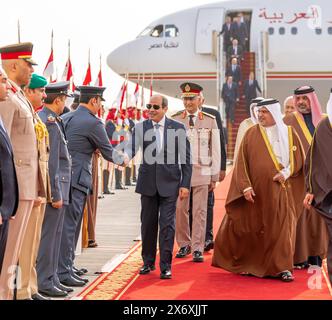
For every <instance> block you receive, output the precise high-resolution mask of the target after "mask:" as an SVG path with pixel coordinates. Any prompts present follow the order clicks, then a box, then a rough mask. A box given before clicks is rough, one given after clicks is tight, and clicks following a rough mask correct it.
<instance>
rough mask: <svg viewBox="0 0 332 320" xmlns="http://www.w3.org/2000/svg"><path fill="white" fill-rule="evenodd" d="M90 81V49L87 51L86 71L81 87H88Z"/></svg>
mask: <svg viewBox="0 0 332 320" xmlns="http://www.w3.org/2000/svg"><path fill="white" fill-rule="evenodd" d="M91 81H92V76H91V64H90V49H89V58H88V69H87V70H86V74H85V78H84V81H83V86H89V85H90V83H91Z"/></svg>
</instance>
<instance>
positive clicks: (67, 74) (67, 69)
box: [62, 58, 73, 81]
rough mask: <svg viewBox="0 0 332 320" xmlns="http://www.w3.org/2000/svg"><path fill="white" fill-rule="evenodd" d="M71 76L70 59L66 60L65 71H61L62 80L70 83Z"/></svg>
mask: <svg viewBox="0 0 332 320" xmlns="http://www.w3.org/2000/svg"><path fill="white" fill-rule="evenodd" d="M72 76H73V67H72V65H71V61H70V58H68V60H67V63H66V66H65V70H64V71H63V74H62V80H63V81H70V79H71V78H72Z"/></svg>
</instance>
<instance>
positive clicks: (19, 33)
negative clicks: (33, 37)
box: [17, 20, 21, 43]
mask: <svg viewBox="0 0 332 320" xmlns="http://www.w3.org/2000/svg"><path fill="white" fill-rule="evenodd" d="M17 36H18V43H21V26H20V20H17Z"/></svg>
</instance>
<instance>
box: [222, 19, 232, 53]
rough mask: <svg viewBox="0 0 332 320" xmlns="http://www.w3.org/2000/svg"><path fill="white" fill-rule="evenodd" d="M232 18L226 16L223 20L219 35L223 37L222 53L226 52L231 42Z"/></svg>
mask: <svg viewBox="0 0 332 320" xmlns="http://www.w3.org/2000/svg"><path fill="white" fill-rule="evenodd" d="M231 28H232V18H231V17H230V16H227V17H226V19H225V23H224V24H223V26H222V29H221V32H220V34H221V35H223V38H224V51H225V52H226V51H227V49H228V47H229V46H230V45H231V44H232V42H231V31H232V29H231Z"/></svg>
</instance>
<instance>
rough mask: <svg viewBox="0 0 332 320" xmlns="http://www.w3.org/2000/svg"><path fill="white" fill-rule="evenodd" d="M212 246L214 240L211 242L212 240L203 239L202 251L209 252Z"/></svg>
mask: <svg viewBox="0 0 332 320" xmlns="http://www.w3.org/2000/svg"><path fill="white" fill-rule="evenodd" d="M213 248H214V242H213V240H208V241H205V247H204V251H205V252H209V251H210V250H212V249H213Z"/></svg>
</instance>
